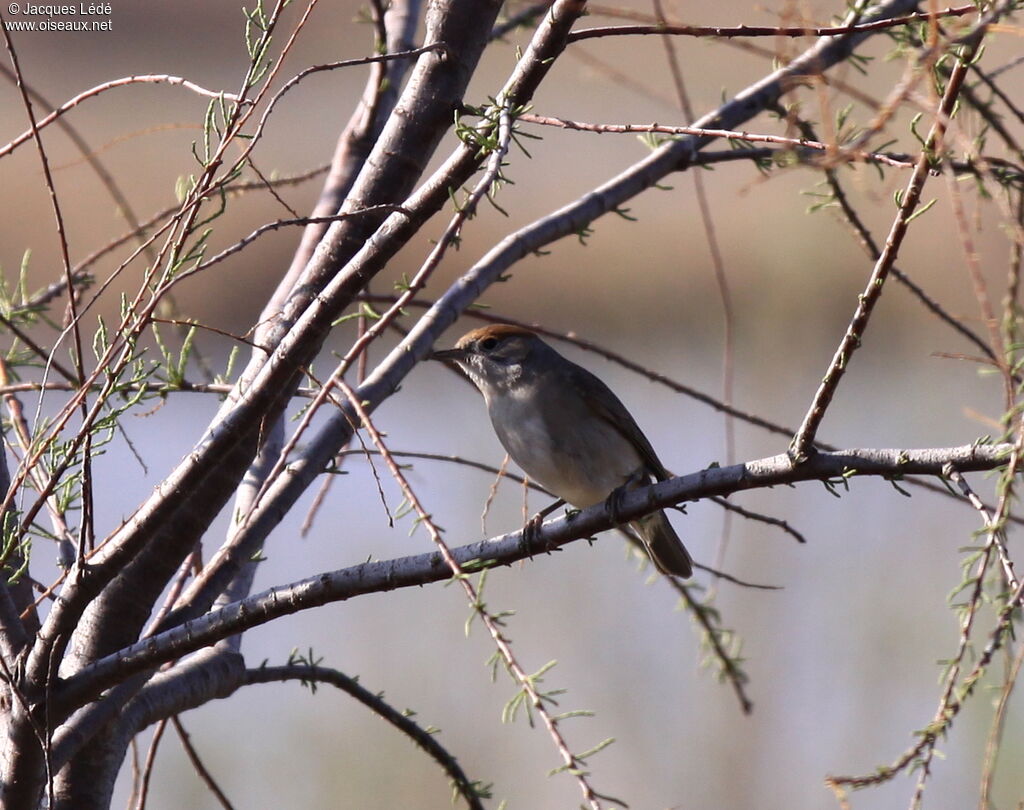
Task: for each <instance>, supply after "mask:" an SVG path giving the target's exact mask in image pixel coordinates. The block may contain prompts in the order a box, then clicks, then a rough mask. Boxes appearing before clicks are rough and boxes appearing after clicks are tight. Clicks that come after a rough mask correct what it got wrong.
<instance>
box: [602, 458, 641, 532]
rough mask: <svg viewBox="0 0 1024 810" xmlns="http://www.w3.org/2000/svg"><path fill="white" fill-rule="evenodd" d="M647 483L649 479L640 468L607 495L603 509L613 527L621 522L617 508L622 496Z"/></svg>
mask: <svg viewBox="0 0 1024 810" xmlns="http://www.w3.org/2000/svg"><path fill="white" fill-rule="evenodd" d="M649 481H650V478H649V476H648V474H647V472H646V471H645V470H644V469H643V467H641V468H640V469H638V470H637V471H636V472H634V473H633V474H632V475H630V476H629V478H627V479H626V480H625V481H623V482H622V483H621V484H619V485H618V486H617V487H615V489H613V490H612V491H611V492H609V493H608V497H607V498H605V499H604V508H605V511H607V512H608V517H610V518H611V520H612V524H613V525H615V526H620V525H621V524H622V521H621V520H619V507H620V504H621V503H622V498H623V496H624V495H625V494H626V493H627V492H629V490H631V489H636V488H637V487H638V486H640V485H641V484H646V483H648V482H649Z"/></svg>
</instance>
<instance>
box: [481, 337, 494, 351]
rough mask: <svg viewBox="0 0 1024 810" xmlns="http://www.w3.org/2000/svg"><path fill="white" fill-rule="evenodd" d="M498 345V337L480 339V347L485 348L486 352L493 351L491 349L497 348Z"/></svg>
mask: <svg viewBox="0 0 1024 810" xmlns="http://www.w3.org/2000/svg"><path fill="white" fill-rule="evenodd" d="M497 345H498V339H497V338H496V337H489V338H484V339H483V340H481V341H480V348H481V349H483V350H484V351H485V352H489V351H491V349H494V348H496V347H497Z"/></svg>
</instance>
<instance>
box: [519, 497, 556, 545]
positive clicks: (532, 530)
mask: <svg viewBox="0 0 1024 810" xmlns="http://www.w3.org/2000/svg"><path fill="white" fill-rule="evenodd" d="M564 505H565V501H563V500H562V499H561V498H559V499H558V500H557V501H555V502H554V503H552V504H550V505H548V506H545V507H544V508H543V509H541V510H540V511H539V512H538V513H537V514H536V515H534V516H533V517H532V518H530V519H529V520H528V521H526V523H525V525H524V526H523V545H524V546H526V547H527V548H529V547H530V546H532V545H533V541H534V540H536V539H537V533H538V532H539V531H540V524H541V523H542V522H543V521H544V518H546V517H547V516H548V515H550V514H551V513H552V512H554V511H555V510H556V509H557V508H558V507H559V506H564ZM547 550H548V551H550V550H551V549H550V548H549V549H547Z"/></svg>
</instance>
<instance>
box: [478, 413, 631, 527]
mask: <svg viewBox="0 0 1024 810" xmlns="http://www.w3.org/2000/svg"><path fill="white" fill-rule="evenodd" d="M489 411H490V414H491V422H492V424H493V425H494V430H495V433H497V435H498V439H499V440H500V441H501V444H502V446H504V448H505V450H507V451H508V454H509V455H510V456H511V457H512V460H513V461H514V462H515V463H516V464H517V465H519V467H520V468H521V469H522V470H523V472H525V473H526V474H527V475H528V476H529V477H530V479H531V480H532V481H534V482H535V483H537V484H540V485H541V486H542V487H544V488H545V489H546V490H548V491H549V492H551V493H553V494H554V495H557V496H558V497H559V498H561V499H563V500H564V501H565V502H566V503H569V504H571V505H572V506H575V507H578V508H581V509H582V508H585V507H587V506H591V505H593V504H595V503H599V502H600V501H603V500H604V499H605V498H607V497H608V495H610V494H611V492H612V491H613V490H614V489H616V488H617V487H619V486H621V485H622V484H624V483H625V482H626V481H627V480H628V479H629V478H630V477H631V476H632V474H633V473H634V472H635V471H636V470H637V469H638V468H639V467H640V466H641V464H642V461H641V459H640V456H639V454H638V453H637V452H636V450H635V449H634V448H633V446H632V445H631V444H630V443H629V442H628V441H626V439H625V438H623V437H622V436H621V435H620V434H619V433H618V432H616V431H615V430H614V429H612V428H611V427H610V426H609V425H607V424H606V423H604V422H602V421H600V420H598V419H596V418H594V417H590V416H589V415H581V414H573V413H563V414H562V415H561V416H558V417H553V416H549V418H548V419H545V418H544V416H543V414H542V413H540V412H538V410H537V409H536V408H533V407H529V406H526V405H524V404H523V403H522V402H520V401H518V400H517V399H516V398H514V397H511V396H507V397H503V398H502V399H501V400H500V401H495V402H492V403H489ZM551 422H555V423H556V424H557V430H552V427H551ZM506 426H512V427H511V429H506Z"/></svg>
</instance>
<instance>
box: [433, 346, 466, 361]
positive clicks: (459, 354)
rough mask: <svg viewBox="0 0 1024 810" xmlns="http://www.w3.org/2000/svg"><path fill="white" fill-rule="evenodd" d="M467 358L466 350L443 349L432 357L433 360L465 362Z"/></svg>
mask: <svg viewBox="0 0 1024 810" xmlns="http://www.w3.org/2000/svg"><path fill="white" fill-rule="evenodd" d="M465 357H466V350H465V349H442V350H441V351H439V352H434V353H433V354H431V355H430V359H431V360H442V361H443V360H463V359H465Z"/></svg>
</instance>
